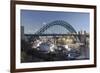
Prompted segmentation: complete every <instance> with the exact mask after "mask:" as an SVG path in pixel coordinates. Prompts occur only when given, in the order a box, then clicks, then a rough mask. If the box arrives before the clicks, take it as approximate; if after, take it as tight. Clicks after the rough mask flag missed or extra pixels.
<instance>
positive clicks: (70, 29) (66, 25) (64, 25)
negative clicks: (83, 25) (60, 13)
mask: <svg viewBox="0 0 100 73" xmlns="http://www.w3.org/2000/svg"><path fill="white" fill-rule="evenodd" d="M55 25H59V26H62V27H64V28H66V29H67V30H68V31H69V32H70V33H76V31H75V29H74V28H73V27H72V26H71V25H70V24H69V23H67V22H65V21H63V20H56V21H53V22H50V23H48V24H46V25H44V26H43V27H42V28H40V30H38V31H37V32H36V33H35V34H43V32H44V31H46V30H47V29H48V28H50V27H52V26H55Z"/></svg>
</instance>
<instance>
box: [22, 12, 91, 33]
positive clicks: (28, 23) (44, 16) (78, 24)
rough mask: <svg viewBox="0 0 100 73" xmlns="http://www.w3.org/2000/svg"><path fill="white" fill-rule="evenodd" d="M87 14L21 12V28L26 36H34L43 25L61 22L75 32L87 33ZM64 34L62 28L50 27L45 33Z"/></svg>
mask: <svg viewBox="0 0 100 73" xmlns="http://www.w3.org/2000/svg"><path fill="white" fill-rule="evenodd" d="M89 16H90V15H89V13H82V12H81V13H80V12H56V11H36V10H21V26H24V28H25V30H24V32H25V33H26V34H34V33H35V32H36V31H38V30H39V29H40V28H42V27H43V26H44V25H46V24H48V23H50V22H52V21H55V20H63V21H66V22H67V23H69V24H70V25H71V26H73V28H74V29H75V30H76V32H78V31H81V30H85V31H87V32H89V24H90V23H89ZM59 29H60V31H59V32H60V33H61V32H64V31H65V29H64V27H61V26H60V27H59V26H56V28H55V27H52V31H51V30H47V32H48V33H49V32H57V31H58V30H59Z"/></svg>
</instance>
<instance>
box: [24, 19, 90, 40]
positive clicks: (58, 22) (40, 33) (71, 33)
mask: <svg viewBox="0 0 100 73" xmlns="http://www.w3.org/2000/svg"><path fill="white" fill-rule="evenodd" d="M55 25H59V26H62V27H64V28H65V29H67V30H68V31H69V33H66V34H62V33H61V34H55V33H54V32H52V34H44V32H45V31H46V30H47V29H48V28H51V27H53V26H55ZM81 35H82V34H81ZM25 36H31V38H34V36H74V37H75V38H76V39H77V40H78V41H79V37H80V34H77V32H76V30H75V29H74V28H73V26H71V25H70V24H69V23H67V22H65V21H63V20H56V21H53V22H50V23H48V24H46V25H44V26H43V27H42V28H40V29H39V30H38V31H37V32H36V33H35V34H25ZM86 37H89V35H88V34H87V35H86Z"/></svg>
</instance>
